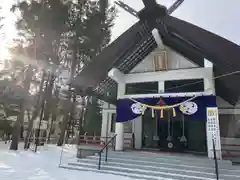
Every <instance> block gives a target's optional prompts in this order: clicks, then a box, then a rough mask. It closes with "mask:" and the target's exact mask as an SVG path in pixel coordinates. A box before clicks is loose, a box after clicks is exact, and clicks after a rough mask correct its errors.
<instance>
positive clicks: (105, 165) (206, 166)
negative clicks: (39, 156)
mask: <svg viewBox="0 0 240 180" xmlns="http://www.w3.org/2000/svg"><path fill="white" fill-rule="evenodd" d="M98 160H99V157H98V155H94V156H90V157H87V158H84V159H78V160H77V159H76V160H71V162H68V163H67V164H64V165H62V166H61V167H62V168H67V169H72V170H80V171H92V172H99V173H110V174H114V175H121V176H128V177H131V178H135V179H146V180H215V179H216V175H215V168H214V165H215V164H214V161H213V160H209V159H208V158H207V157H195V156H193V155H186V154H179V155H171V154H166V153H147V152H136V151H132V152H112V151H110V152H109V153H108V161H107V162H105V157H104V153H103V154H102V164H101V170H98V169H97V167H98ZM218 162H219V173H220V179H221V180H239V179H240V173H239V172H240V167H238V166H232V163H231V162H230V161H218Z"/></svg>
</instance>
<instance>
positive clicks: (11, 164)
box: [0, 142, 130, 180]
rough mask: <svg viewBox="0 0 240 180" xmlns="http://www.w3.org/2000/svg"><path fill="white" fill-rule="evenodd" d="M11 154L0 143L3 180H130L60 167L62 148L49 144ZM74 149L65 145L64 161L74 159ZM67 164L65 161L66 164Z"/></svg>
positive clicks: (1, 179) (1, 176) (0, 172)
mask: <svg viewBox="0 0 240 180" xmlns="http://www.w3.org/2000/svg"><path fill="white" fill-rule="evenodd" d="M21 149H22V144H20V150H19V151H16V152H15V151H9V150H8V145H5V144H4V143H3V142H0V180H79V179H81V180H110V179H111V180H112V179H114V180H130V178H127V177H122V176H115V175H110V174H102V173H93V172H81V171H73V170H67V169H62V168H59V167H58V166H59V160H60V154H61V148H60V147H56V146H55V145H48V146H45V147H43V148H41V149H40V150H39V151H38V152H37V153H34V152H32V151H24V150H21ZM75 153H76V151H75V147H74V146H71V145H69V146H65V147H64V151H63V161H66V160H69V158H74V156H75ZM63 163H64V162H63Z"/></svg>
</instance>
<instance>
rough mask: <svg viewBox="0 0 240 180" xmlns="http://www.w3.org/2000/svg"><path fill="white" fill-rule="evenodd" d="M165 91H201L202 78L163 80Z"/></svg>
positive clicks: (202, 86) (202, 89) (202, 87)
mask: <svg viewBox="0 0 240 180" xmlns="http://www.w3.org/2000/svg"><path fill="white" fill-rule="evenodd" d="M164 87H165V93H178V92H179V93H181V92H203V91H204V81H203V79H189V80H174V81H165V82H164Z"/></svg>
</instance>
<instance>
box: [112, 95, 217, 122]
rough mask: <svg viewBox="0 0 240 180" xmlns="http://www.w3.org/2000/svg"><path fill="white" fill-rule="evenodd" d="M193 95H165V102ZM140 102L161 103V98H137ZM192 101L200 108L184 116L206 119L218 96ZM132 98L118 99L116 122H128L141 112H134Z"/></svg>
mask: <svg viewBox="0 0 240 180" xmlns="http://www.w3.org/2000/svg"><path fill="white" fill-rule="evenodd" d="M189 98H191V97H164V98H162V99H163V102H164V104H165V105H174V104H177V103H181V102H183V101H185V100H187V99H189ZM135 100H136V101H138V102H141V103H144V104H148V105H159V100H160V98H137V99H135ZM192 102H195V103H196V104H197V106H198V110H197V112H196V113H194V114H192V115H185V114H184V116H191V119H192V120H199V121H206V108H207V107H216V96H199V97H197V98H195V99H193V100H192ZM134 103H135V102H133V101H132V100H130V99H120V100H118V104H117V110H116V111H117V117H116V122H126V121H131V120H133V119H135V118H137V117H139V116H141V114H135V113H133V111H132V109H131V106H132V105H133V104H134ZM175 110H176V113H177V115H178V114H180V113H181V114H182V112H181V111H180V110H179V107H176V108H175ZM147 111H149V109H147V110H146V112H145V113H147ZM157 114H158V115H157V116H159V117H160V113H159V112H157Z"/></svg>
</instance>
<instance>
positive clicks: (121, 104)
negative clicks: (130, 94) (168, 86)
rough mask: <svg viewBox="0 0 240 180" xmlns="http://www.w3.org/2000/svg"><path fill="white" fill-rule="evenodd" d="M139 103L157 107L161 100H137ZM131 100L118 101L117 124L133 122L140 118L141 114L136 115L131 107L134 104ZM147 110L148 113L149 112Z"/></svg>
mask: <svg viewBox="0 0 240 180" xmlns="http://www.w3.org/2000/svg"><path fill="white" fill-rule="evenodd" d="M135 100H136V101H138V102H141V103H144V104H148V105H152V106H154V105H156V104H157V102H158V101H159V98H137V99H135ZM134 103H135V102H133V101H132V100H130V99H120V100H118V104H117V117H116V122H126V121H131V120H133V119H135V118H137V117H139V116H141V114H135V113H133V111H132V109H131V106H132V104H134ZM148 110H149V109H147V110H146V111H148Z"/></svg>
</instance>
